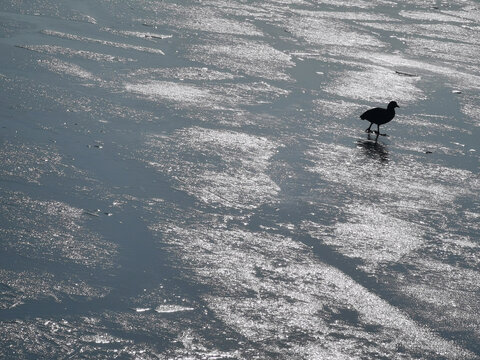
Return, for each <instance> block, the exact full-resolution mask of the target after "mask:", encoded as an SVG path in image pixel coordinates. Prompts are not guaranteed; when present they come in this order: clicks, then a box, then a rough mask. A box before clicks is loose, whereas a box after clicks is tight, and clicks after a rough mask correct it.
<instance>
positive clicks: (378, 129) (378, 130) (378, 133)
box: [370, 124, 388, 138]
mask: <svg viewBox="0 0 480 360" xmlns="http://www.w3.org/2000/svg"><path fill="white" fill-rule="evenodd" d="M370 126H371V125H370ZM373 132H374V133H375V134H377V138H378V135H381V136H388V135H387V134H380V125H378V124H377V131H373Z"/></svg>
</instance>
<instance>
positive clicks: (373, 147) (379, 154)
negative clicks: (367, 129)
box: [357, 134, 390, 164]
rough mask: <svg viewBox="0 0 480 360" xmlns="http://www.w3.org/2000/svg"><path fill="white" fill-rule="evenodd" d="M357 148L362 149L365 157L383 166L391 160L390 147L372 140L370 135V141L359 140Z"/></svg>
mask: <svg viewBox="0 0 480 360" xmlns="http://www.w3.org/2000/svg"><path fill="white" fill-rule="evenodd" d="M357 148H359V149H361V150H362V152H363V154H364V155H365V157H367V158H369V159H372V160H376V161H379V162H380V163H381V164H387V163H388V161H389V160H390V155H389V152H388V147H387V146H386V145H384V144H382V143H379V142H375V141H372V140H371V137H370V134H368V140H357Z"/></svg>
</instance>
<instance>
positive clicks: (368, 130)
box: [365, 123, 373, 134]
mask: <svg viewBox="0 0 480 360" xmlns="http://www.w3.org/2000/svg"><path fill="white" fill-rule="evenodd" d="M372 125H373V123H370V126H369V127H368V129H366V130H365V132H367V133H369V134H371V133H373V131H372V130H370V128H371V127H372Z"/></svg>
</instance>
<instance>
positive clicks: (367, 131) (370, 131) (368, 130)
mask: <svg viewBox="0 0 480 360" xmlns="http://www.w3.org/2000/svg"><path fill="white" fill-rule="evenodd" d="M365 132H366V133H369V134H371V133H373V132H374V131H373V130H370V129H366V130H365Z"/></svg>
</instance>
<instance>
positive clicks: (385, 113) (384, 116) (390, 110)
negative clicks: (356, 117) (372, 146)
mask: <svg viewBox="0 0 480 360" xmlns="http://www.w3.org/2000/svg"><path fill="white" fill-rule="evenodd" d="M396 107H400V106H398V104H397V103H396V101H390V102H389V103H388V106H387V108H386V109H383V108H378V107H377V108H374V109H370V110H367V111H365V112H364V113H363V114H362V115H360V119H362V120H368V121H370V126H369V127H368V129H366V130H365V131H366V132H367V133H369V134H370V133H372V132H373V133H376V134H377V138H376V139H375V140H377V139H378V135H382V136H387V134H380V125H383V124H386V123H388V122H389V121H391V120H392V119H393V118H394V117H395V108H396ZM373 124H377V131H373V130H370V128H371V127H372V125H373Z"/></svg>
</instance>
